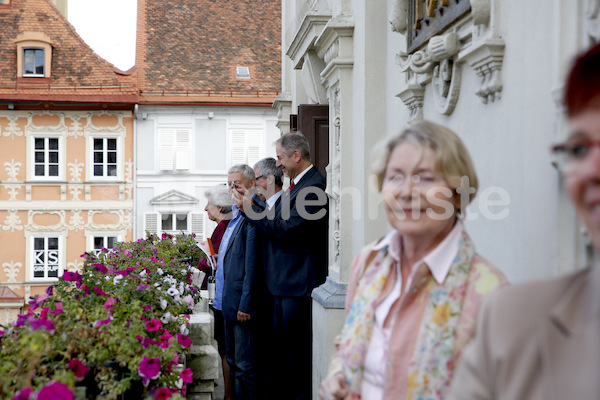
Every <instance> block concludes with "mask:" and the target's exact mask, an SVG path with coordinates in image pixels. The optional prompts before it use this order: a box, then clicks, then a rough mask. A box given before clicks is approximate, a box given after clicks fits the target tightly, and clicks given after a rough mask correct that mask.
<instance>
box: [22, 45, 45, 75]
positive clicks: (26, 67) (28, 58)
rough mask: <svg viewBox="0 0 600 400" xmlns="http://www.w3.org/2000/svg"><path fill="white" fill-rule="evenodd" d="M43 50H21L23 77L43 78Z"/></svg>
mask: <svg viewBox="0 0 600 400" xmlns="http://www.w3.org/2000/svg"><path fill="white" fill-rule="evenodd" d="M44 65H45V56H44V49H40V48H25V49H23V76H35V77H42V78H43V77H44V76H45V75H44Z"/></svg>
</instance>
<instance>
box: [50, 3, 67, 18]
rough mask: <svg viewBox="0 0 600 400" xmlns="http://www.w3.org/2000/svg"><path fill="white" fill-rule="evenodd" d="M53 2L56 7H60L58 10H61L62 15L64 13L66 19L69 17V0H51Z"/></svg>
mask: <svg viewBox="0 0 600 400" xmlns="http://www.w3.org/2000/svg"><path fill="white" fill-rule="evenodd" d="M51 1H52V4H54V6H56V8H58V11H60V13H61V14H62V15H64V17H65V18H66V19H69V15H68V9H69V0H51Z"/></svg>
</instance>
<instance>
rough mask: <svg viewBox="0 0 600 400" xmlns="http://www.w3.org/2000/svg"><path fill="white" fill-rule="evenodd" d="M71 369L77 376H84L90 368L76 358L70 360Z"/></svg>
mask: <svg viewBox="0 0 600 400" xmlns="http://www.w3.org/2000/svg"><path fill="white" fill-rule="evenodd" d="M69 369H70V370H71V371H73V372H74V373H75V378H83V377H84V376H85V374H87V373H88V371H89V370H90V369H89V367H88V366H87V365H85V364H84V363H82V362H81V361H79V360H78V359H76V358H73V359H72V360H71V361H69Z"/></svg>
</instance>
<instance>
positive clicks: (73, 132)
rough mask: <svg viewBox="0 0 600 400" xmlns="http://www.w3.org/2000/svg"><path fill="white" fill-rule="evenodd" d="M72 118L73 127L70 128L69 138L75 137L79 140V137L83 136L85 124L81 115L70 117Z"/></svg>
mask: <svg viewBox="0 0 600 400" xmlns="http://www.w3.org/2000/svg"><path fill="white" fill-rule="evenodd" d="M69 118H71V121H72V122H71V126H70V127H69V133H68V134H67V136H74V137H75V139H77V138H78V137H79V136H83V124H82V123H81V121H80V120H81V118H82V117H81V115H76V114H73V115H69Z"/></svg>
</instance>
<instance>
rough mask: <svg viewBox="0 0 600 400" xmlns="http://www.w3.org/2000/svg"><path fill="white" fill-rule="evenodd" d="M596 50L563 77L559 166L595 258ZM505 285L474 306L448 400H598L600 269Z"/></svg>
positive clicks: (599, 167) (599, 173)
mask: <svg viewBox="0 0 600 400" xmlns="http://www.w3.org/2000/svg"><path fill="white" fill-rule="evenodd" d="M599 72H600V44H597V45H595V46H594V47H592V48H591V49H589V50H588V51H587V52H586V53H584V54H583V55H581V56H579V57H578V58H577V60H576V62H575V63H574V65H573V67H572V69H571V72H570V74H569V77H568V79H567V84H566V91H565V96H564V103H565V106H566V109H567V115H568V118H569V125H570V127H569V128H570V129H569V130H570V132H569V137H568V139H567V140H566V141H565V142H564V143H561V144H558V145H556V146H554V147H553V152H554V153H555V155H556V157H557V159H556V160H557V166H558V167H559V170H560V172H561V174H562V175H563V179H564V183H565V187H566V189H567V192H568V194H569V196H570V198H571V200H572V201H573V204H574V205H575V209H576V211H577V214H578V216H579V218H580V219H581V220H582V221H583V223H584V224H585V226H586V228H587V233H588V235H589V238H590V240H591V244H592V246H593V248H594V250H595V251H596V254H598V253H599V252H600V73H599ZM597 264H598V263H597V262H596V265H591V266H589V267H587V268H585V269H583V270H580V271H577V272H575V273H572V274H569V275H566V276H563V277H559V278H557V279H552V280H547V281H544V282H534V283H527V284H522V285H514V286H509V287H506V288H504V289H500V290H498V291H497V292H495V293H492V294H491V295H490V296H489V297H488V298H487V299H486V300H484V303H483V305H482V307H481V308H480V313H479V320H478V323H477V328H476V330H475V336H474V338H473V341H472V342H471V344H470V345H469V346H468V347H466V348H465V350H464V351H463V355H462V358H461V361H460V362H459V364H458V367H457V370H456V374H455V377H454V381H453V384H452V388H451V395H450V397H449V399H450V400H470V399H477V400H487V399H489V400H491V399H494V400H514V399H519V400H542V399H544V400H546V399H557V400H558V399H561V400H562V399H578V400H592V399H594V400H595V399H598V398H599V397H600V265H597Z"/></svg>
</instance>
